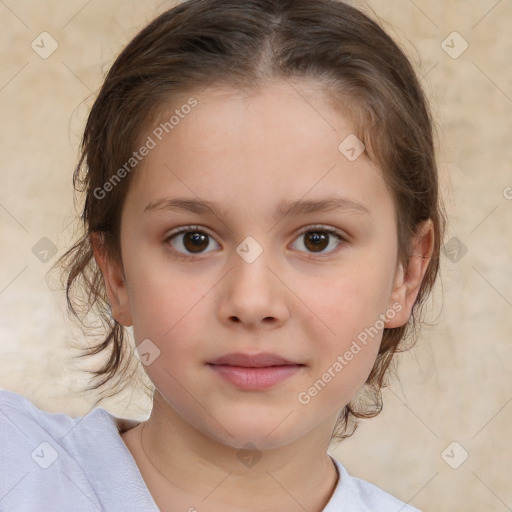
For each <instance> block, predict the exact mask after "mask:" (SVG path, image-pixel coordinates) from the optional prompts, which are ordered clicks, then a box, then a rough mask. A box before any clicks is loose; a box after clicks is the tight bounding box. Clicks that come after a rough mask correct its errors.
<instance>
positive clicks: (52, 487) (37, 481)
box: [0, 389, 158, 512]
mask: <svg viewBox="0 0 512 512" xmlns="http://www.w3.org/2000/svg"><path fill="white" fill-rule="evenodd" d="M133 423H134V422H133V421H132V420H125V419H123V418H116V417H115V416H113V415H112V414H110V413H109V412H108V411H106V410H104V409H102V408H95V409H93V410H92V411H90V412H89V413H88V414H86V415H85V416H78V417H76V418H72V417H71V416H69V415H67V414H61V413H57V414H55V413H50V412H46V411H42V410H40V409H38V408H37V407H36V406H35V405H34V404H33V403H32V402H30V400H28V399H27V398H25V397H24V396H22V395H20V394H18V393H15V392H12V391H6V390H2V389H0V512H3V511H7V510H9V512H22V511H23V512H25V511H26V510H76V511H81V512H85V511H87V512H89V511H98V510H105V511H115V510H120V509H122V510H123V511H126V512H131V511H139V510H148V511H150V510H151V511H157V510H158V508H157V507H156V504H155V503H154V501H153V499H152V497H151V495H150V493H149V491H148V489H147V487H146V486H145V484H144V481H143V479H142V477H141V475H140V473H139V471H138V468H137V466H136V463H135V461H134V460H133V458H132V456H131V454H130V452H129V451H128V449H127V447H126V446H125V444H124V443H123V440H122V438H121V436H120V431H121V429H122V428H123V426H124V427H125V428H126V427H129V426H133Z"/></svg>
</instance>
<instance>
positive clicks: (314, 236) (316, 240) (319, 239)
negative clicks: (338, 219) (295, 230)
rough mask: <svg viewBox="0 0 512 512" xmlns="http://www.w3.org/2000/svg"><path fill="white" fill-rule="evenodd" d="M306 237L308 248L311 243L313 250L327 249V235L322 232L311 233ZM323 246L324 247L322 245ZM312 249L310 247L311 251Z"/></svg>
mask: <svg viewBox="0 0 512 512" xmlns="http://www.w3.org/2000/svg"><path fill="white" fill-rule="evenodd" d="M307 235H309V236H306V246H308V243H309V242H312V244H313V245H312V247H313V249H319V248H320V250H323V249H325V247H326V245H325V241H326V240H327V236H326V234H325V233H323V232H321V231H310V232H309V233H308V234H307ZM322 244H323V245H322ZM310 248H311V247H308V249H310Z"/></svg>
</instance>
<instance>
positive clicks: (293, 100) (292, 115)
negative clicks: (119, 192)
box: [129, 80, 390, 209]
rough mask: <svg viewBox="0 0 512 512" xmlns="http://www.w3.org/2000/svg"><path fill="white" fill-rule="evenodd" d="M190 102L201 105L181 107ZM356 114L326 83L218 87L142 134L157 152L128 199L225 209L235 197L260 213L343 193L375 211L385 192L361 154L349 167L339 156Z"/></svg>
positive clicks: (186, 98) (165, 114)
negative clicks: (174, 199)
mask: <svg viewBox="0 0 512 512" xmlns="http://www.w3.org/2000/svg"><path fill="white" fill-rule="evenodd" d="M191 99H193V101H194V102H195V106H194V108H192V109H189V108H186V109H183V110H180V109H181V106H183V105H185V104H190V100H191ZM348 101H349V100H347V102H348ZM350 107H351V106H350V105H349V104H347V105H342V104H341V105H339V108H334V107H333V102H332V96H330V95H327V94H326V93H325V92H324V91H323V88H322V87H321V86H320V85H319V84H316V83H312V82H308V81H297V80H294V81H292V80H276V81H275V82H273V83H269V84H267V85H266V86H265V87H262V88H260V89H258V90H253V91H242V90H239V89H233V88H230V87H227V86H226V87H220V86H217V87H209V88H206V89H202V90H196V91H192V92H190V95H186V94H185V95H181V96H180V98H179V100H174V101H173V103H172V105H171V104H170V105H168V106H167V108H165V109H162V111H161V113H160V116H159V117H158V119H156V120H155V121H153V124H152V125H151V126H150V127H149V128H148V129H147V131H146V133H144V134H143V137H142V139H145V137H147V136H148V135H149V136H151V137H152V138H153V140H154V142H155V147H154V148H153V149H152V150H151V151H150V152H149V154H148V155H147V156H146V157H145V158H144V160H143V161H142V164H141V165H140V167H139V169H137V173H136V175H135V177H134V178H135V180H134V182H133V183H132V186H131V189H133V191H132V190H130V192H129V195H130V194H131V195H134V194H135V195H136V196H144V198H140V199H141V201H143V200H144V201H146V205H147V202H148V201H154V200H155V199H157V197H158V196H161V195H162V194H163V192H164V190H165V191H166V192H169V193H173V194H176V195H180V196H183V195H184V193H186V194H187V195H188V196H198V197H201V198H205V199H211V200H213V201H217V202H219V203H222V204H223V203H224V202H225V201H226V200H228V201H229V202H230V203H231V204H234V203H236V202H237V199H238V201H239V202H241V203H242V204H243V205H244V206H245V207H246V208H249V207H252V208H253V209H258V208H261V207H263V204H264V203H266V204H268V203H269V201H271V200H272V199H275V201H274V202H275V203H276V204H277V203H279V202H282V201H283V199H287V200H290V199H292V200H296V199H299V198H301V197H304V196H306V195H307V198H308V199H309V198H313V197H314V196H315V195H319V194H320V195H322V196H323V195H325V192H329V193H330V194H331V195H332V193H334V192H338V193H339V194H341V195H352V196H351V198H352V199H359V201H360V202H364V203H368V208H370V207H371V205H372V202H373V203H375V201H376V200H377V199H382V195H383V194H386V193H387V188H386V186H385V183H384V180H383V177H382V173H381V171H380V170H379V169H378V168H377V167H375V166H374V165H373V164H372V163H371V162H370V161H369V159H368V158H367V157H366V155H365V153H364V152H363V153H362V154H361V155H360V156H359V157H358V158H357V159H355V160H353V161H351V160H349V159H348V158H347V155H346V153H343V152H342V151H340V144H341V143H343V141H344V140H345V139H346V138H347V137H349V136H351V137H354V135H353V134H354V132H356V131H357V126H355V125H354V122H353V120H352V118H351V117H350V116H349V115H348V112H349V111H350ZM185 112H186V113H185ZM345 112H347V113H345ZM173 116H174V119H172V121H173V123H169V121H170V120H171V118H172V117H173ZM165 123H167V125H165ZM171 124H172V128H171ZM158 126H167V128H168V132H167V131H165V130H164V131H163V133H162V134H161V135H162V136H161V140H159V139H158V137H156V135H155V134H154V133H155V127H158ZM160 131H161V130H160ZM157 133H159V132H157ZM388 199H390V198H389V197H388ZM375 204H376V203H375ZM146 205H144V207H145V206H146ZM140 206H141V205H139V207H140Z"/></svg>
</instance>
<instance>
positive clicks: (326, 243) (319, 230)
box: [297, 226, 345, 254]
mask: <svg viewBox="0 0 512 512" xmlns="http://www.w3.org/2000/svg"><path fill="white" fill-rule="evenodd" d="M297 240H304V241H303V243H302V245H303V246H304V247H305V250H306V252H309V253H313V254H330V253H331V252H333V251H334V250H335V249H336V247H337V246H338V245H340V244H341V243H343V242H344V241H345V240H344V238H343V237H342V236H341V234H340V233H338V231H336V230H335V229H332V228H326V227H323V226H312V227H310V228H308V230H307V231H303V232H302V233H301V234H300V235H299V237H298V238H297ZM299 245H301V244H299ZM328 247H331V250H330V251H326V250H325V249H327V248H328ZM299 250H300V248H299Z"/></svg>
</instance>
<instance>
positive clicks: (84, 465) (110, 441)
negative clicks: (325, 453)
mask: <svg viewBox="0 0 512 512" xmlns="http://www.w3.org/2000/svg"><path fill="white" fill-rule="evenodd" d="M136 424H137V422H135V421H131V420H126V419H123V418H116V417H115V416H113V415H111V414H110V413H109V412H107V411H106V410H104V409H101V408H99V407H96V408H95V409H93V410H92V411H91V412H89V413H88V414H87V415H85V416H79V417H77V418H72V417H70V416H68V415H67V414H53V413H49V412H45V411H41V410H40V409H38V408H37V407H36V406H35V405H34V404H32V403H31V402H30V401H29V400H28V399H26V398H25V397H23V396H22V395H20V394H18V393H14V392H12V391H6V390H0V512H7V511H8V512H18V511H19V512H53V511H55V512H64V511H66V512H67V511H73V512H94V511H105V512H131V511H133V512H159V508H158V507H157V505H156V503H155V502H154V500H153V498H152V496H151V494H150V492H149V490H148V488H147V486H146V484H145V482H144V480H143V478H142V476H141V474H140V471H139V469H138V467H137V464H136V463H135V460H134V459H133V457H132V455H131V453H130V451H129V450H128V448H127V447H126V445H125V444H124V441H123V439H122V438H121V436H120V431H124V430H126V429H127V428H131V427H133V426H135V425H136ZM333 460H334V459H333ZM334 462H335V464H336V467H337V469H338V473H339V477H340V478H339V481H338V484H337V486H336V489H335V491H334V494H333V495H332V497H331V499H330V501H329V503H328V504H327V506H326V507H325V508H324V510H323V512H370V511H372V512H419V511H418V509H416V508H414V507H411V506H409V505H405V504H404V503H403V502H401V501H399V500H397V499H396V498H394V497H393V496H391V495H390V494H387V493H386V492H384V491H383V490H381V489H379V488H378V487H376V486H375V485H373V484H370V483H368V482H365V481H364V480H361V479H359V478H354V477H352V476H350V475H349V474H348V473H347V471H346V470H345V468H344V467H343V466H342V465H341V464H340V462H338V461H336V460H334ZM193 506H194V504H191V507H193ZM196 508H197V510H201V507H200V506H199V505H197V506H196Z"/></svg>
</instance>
